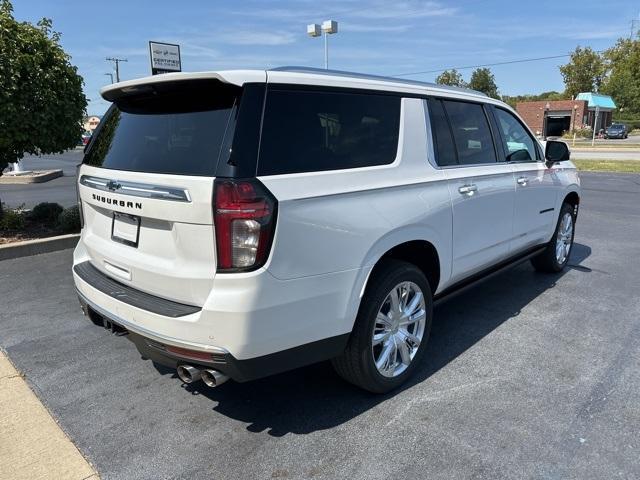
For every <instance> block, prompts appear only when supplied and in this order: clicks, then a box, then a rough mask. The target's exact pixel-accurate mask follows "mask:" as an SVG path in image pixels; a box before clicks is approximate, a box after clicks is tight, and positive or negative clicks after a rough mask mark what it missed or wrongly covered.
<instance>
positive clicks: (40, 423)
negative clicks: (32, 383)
mask: <svg viewBox="0 0 640 480" xmlns="http://www.w3.org/2000/svg"><path fill="white" fill-rule="evenodd" d="M0 478H2V479H5V478H6V479H9V478H10V479H12V480H18V479H25V480H27V479H29V480H37V479H56V480H63V479H72V480H85V479H91V480H99V476H98V474H97V473H96V471H95V470H94V469H93V467H92V466H91V465H90V464H89V463H88V462H87V461H86V460H85V459H84V457H83V456H82V454H81V453H80V452H79V451H78V449H77V448H76V446H75V445H74V444H73V443H71V440H70V439H69V438H68V437H67V436H66V435H65V433H64V432H63V431H62V429H61V428H60V427H59V426H58V424H57V423H56V422H55V420H54V419H53V418H52V417H51V415H50V414H49V412H48V411H47V409H46V408H45V407H44V406H43V405H42V403H40V401H39V400H38V398H37V397H36V396H35V394H34V393H33V392H32V391H31V389H30V388H29V386H28V385H27V382H25V380H24V379H23V378H22V376H21V375H20V374H19V373H18V371H17V370H16V369H15V367H14V366H13V365H12V364H11V362H10V361H9V359H8V358H7V356H6V355H5V354H4V352H2V351H0Z"/></svg>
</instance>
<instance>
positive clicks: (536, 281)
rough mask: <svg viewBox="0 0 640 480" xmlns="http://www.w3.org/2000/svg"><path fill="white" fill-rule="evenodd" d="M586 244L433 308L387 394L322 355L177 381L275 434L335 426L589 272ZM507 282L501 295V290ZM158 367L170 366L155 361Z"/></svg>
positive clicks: (224, 411) (251, 428)
mask: <svg viewBox="0 0 640 480" xmlns="http://www.w3.org/2000/svg"><path fill="white" fill-rule="evenodd" d="M590 255H591V248H590V247H588V246H586V245H582V244H579V243H576V244H574V246H573V250H572V253H571V258H570V261H569V267H570V268H567V269H565V270H564V271H563V272H562V273H559V274H555V275H551V274H543V273H537V272H535V271H534V270H533V268H532V267H531V266H530V264H529V262H526V263H524V264H522V265H520V266H518V267H516V268H514V269H512V270H510V271H507V272H504V273H502V274H500V275H497V276H496V277H494V278H492V279H490V280H488V281H486V282H484V283H483V284H481V285H478V286H477V287H476V288H473V289H470V290H468V291H467V292H465V293H462V294H460V295H459V296H457V297H456V298H455V299H452V300H451V301H449V302H446V303H445V304H443V305H441V306H438V307H436V309H435V315H434V322H433V326H432V330H431V338H430V340H429V344H428V350H427V352H426V355H425V357H424V360H423V361H422V364H421V365H420V366H419V368H418V369H417V371H416V372H415V375H414V376H413V378H412V379H411V380H410V381H409V382H408V383H407V384H405V385H404V386H403V387H402V388H400V389H398V390H396V391H394V392H391V393H389V394H386V395H373V394H370V393H367V392H364V391H362V390H360V389H358V388H356V387H354V386H352V385H350V384H348V383H347V382H345V381H343V380H342V379H340V377H338V375H337V374H336V373H334V371H333V369H332V368H331V365H330V364H329V362H324V363H320V364H316V365H311V366H308V367H304V368H300V369H297V370H294V371H290V372H286V373H282V374H279V375H274V376H272V377H268V378H264V379H261V380H257V381H253V382H248V383H235V382H232V381H230V382H228V383H226V384H224V385H222V386H221V387H218V388H213V389H212V388H208V387H206V386H204V384H202V382H197V384H191V385H184V386H183V387H184V388H185V390H187V391H188V392H191V393H192V394H194V395H203V396H205V397H207V398H210V399H211V400H214V401H215V402H217V404H216V405H215V406H214V407H213V410H214V411H216V412H218V413H220V414H222V415H225V416H227V417H229V418H233V419H236V420H238V421H241V422H245V423H247V424H248V426H247V430H248V431H251V432H267V433H268V434H269V435H271V436H275V437H279V436H283V435H286V434H287V433H295V434H306V433H311V432H314V431H317V430H324V429H328V428H332V427H336V426H338V425H341V424H343V423H345V422H347V421H349V420H351V419H352V418H354V417H356V416H358V415H360V414H362V413H364V412H366V411H367V410H369V409H371V408H372V407H374V406H376V405H377V404H379V403H381V402H384V401H385V400H387V399H389V398H392V397H393V396H395V395H397V394H398V393H400V392H402V391H403V390H406V389H409V388H412V387H414V386H415V385H416V384H418V383H420V382H422V381H424V380H425V379H427V378H429V377H430V376H431V375H433V374H434V373H435V372H437V371H438V370H440V369H441V368H443V367H445V366H446V365H447V364H449V363H450V362H451V361H453V360H454V359H455V358H457V357H458V356H459V355H461V354H462V353H464V352H465V351H466V350H467V349H469V348H470V347H472V346H473V345H474V344H476V343H477V342H478V341H480V340H481V339H482V338H484V337H485V336H487V335H488V334H489V333H491V332H492V331H493V330H495V329H496V328H497V327H499V326H500V325H501V324H502V323H504V322H506V321H508V320H509V319H511V318H514V317H516V316H517V315H519V313H520V311H521V309H522V308H523V307H525V306H526V305H527V304H529V303H530V302H531V301H532V300H534V299H535V298H536V297H538V296H539V295H541V294H542V293H544V292H545V291H546V290H548V289H550V288H553V287H554V286H555V285H556V283H557V282H558V280H559V279H560V278H562V276H563V275H565V274H566V273H568V272H569V271H576V272H579V273H581V274H582V273H590V271H591V270H590V269H589V268H588V267H586V266H583V265H581V263H582V262H583V261H584V260H585V259H587V258H588V257H589V256H590ZM505 288H508V295H505ZM156 368H157V369H158V370H159V371H160V372H161V373H164V374H168V373H174V372H173V370H169V369H167V368H165V367H161V366H159V365H156Z"/></svg>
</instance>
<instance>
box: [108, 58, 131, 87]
mask: <svg viewBox="0 0 640 480" xmlns="http://www.w3.org/2000/svg"><path fill="white" fill-rule="evenodd" d="M106 60H107V62H113V63H114V64H115V66H116V82H119V81H120V62H128V61H129V60H127V59H126V58H115V57H107V58H106Z"/></svg>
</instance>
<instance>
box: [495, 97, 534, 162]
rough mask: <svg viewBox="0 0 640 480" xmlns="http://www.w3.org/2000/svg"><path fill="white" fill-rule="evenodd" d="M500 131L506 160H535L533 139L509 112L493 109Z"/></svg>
mask: <svg viewBox="0 0 640 480" xmlns="http://www.w3.org/2000/svg"><path fill="white" fill-rule="evenodd" d="M494 112H495V116H496V120H497V121H498V127H499V128H500V132H501V133H502V146H503V148H504V155H505V158H506V159H507V162H527V161H535V160H536V159H537V158H538V155H537V153H536V147H535V141H534V140H533V138H531V135H529V133H528V132H527V131H526V130H525V128H524V127H523V126H522V124H521V123H520V122H519V121H518V119H517V118H516V117H514V116H513V115H512V114H511V113H509V112H507V111H506V110H502V109H501V108H496V109H494Z"/></svg>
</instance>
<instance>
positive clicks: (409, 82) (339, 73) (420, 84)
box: [269, 65, 487, 97]
mask: <svg viewBox="0 0 640 480" xmlns="http://www.w3.org/2000/svg"><path fill="white" fill-rule="evenodd" d="M269 71H271V72H291V73H313V74H315V75H331V76H336V77H349V78H361V79H363V80H378V81H382V82H394V83H402V84H405V85H415V86H418V87H429V88H439V89H442V90H450V91H454V92H465V93H474V94H476V95H483V96H485V97H486V96H487V95H486V94H485V93H483V92H479V91H477V90H472V89H470V88H464V87H453V86H450V85H440V84H438V83H433V82H421V81H418V80H407V79H404V78H397V77H386V76H382V75H371V74H367V73H356V72H348V71H345V70H328V69H324V68H315V67H303V66H295V65H293V66H284V67H276V68H270V69H269Z"/></svg>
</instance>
